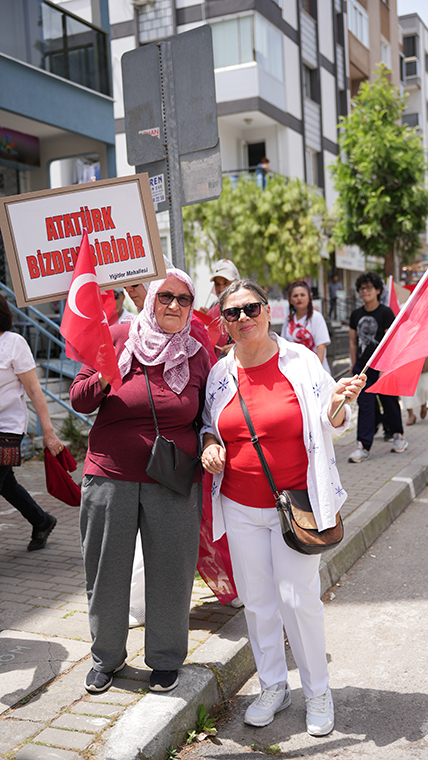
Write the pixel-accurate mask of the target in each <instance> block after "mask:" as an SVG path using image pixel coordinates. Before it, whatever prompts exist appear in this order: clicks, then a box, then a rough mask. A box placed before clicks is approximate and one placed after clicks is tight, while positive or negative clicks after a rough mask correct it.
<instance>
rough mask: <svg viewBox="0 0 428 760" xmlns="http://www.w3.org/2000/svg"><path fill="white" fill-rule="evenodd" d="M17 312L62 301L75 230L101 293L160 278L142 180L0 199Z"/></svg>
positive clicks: (71, 264) (146, 183)
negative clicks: (85, 236) (88, 253)
mask: <svg viewBox="0 0 428 760" xmlns="http://www.w3.org/2000/svg"><path fill="white" fill-rule="evenodd" d="M0 228H1V231H2V234H3V241H4V245H5V250H6V255H7V259H8V262H9V268H10V272H11V276H12V282H13V287H14V291H15V295H16V301H17V304H18V306H19V307H23V306H27V305H29V304H36V303H45V302H48V301H56V300H58V299H60V298H66V297H67V293H68V291H69V288H70V285H71V280H72V277H73V271H74V265H75V263H76V260H77V254H78V251H79V246H80V242H81V239H82V234H83V230H84V229H86V230H87V232H88V238H89V244H90V250H91V253H92V257H93V262H94V265H95V272H96V277H97V282H98V284H99V286H100V288H101V289H102V290H106V289H109V288H115V287H119V286H120V287H122V286H124V285H133V284H137V283H144V282H149V281H150V280H156V279H161V278H163V277H165V276H166V273H165V264H164V260H163V254H162V245H161V241H160V237H159V230H158V225H157V221H156V214H155V210H154V206H153V200H152V193H151V190H150V183H149V178H148V175H147V174H133V175H132V176H129V177H120V178H115V179H107V180H100V181H98V182H88V183H85V184H80V185H71V186H68V187H61V188H57V189H55V190H42V191H40V192H32V193H25V194H23V195H14V196H9V197H6V198H0Z"/></svg>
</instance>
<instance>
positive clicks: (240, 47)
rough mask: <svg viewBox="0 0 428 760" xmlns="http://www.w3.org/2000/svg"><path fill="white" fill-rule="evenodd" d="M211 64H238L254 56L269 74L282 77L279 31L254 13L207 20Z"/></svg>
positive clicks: (282, 64) (281, 79)
mask: <svg viewBox="0 0 428 760" xmlns="http://www.w3.org/2000/svg"><path fill="white" fill-rule="evenodd" d="M211 28H212V31H213V48H214V68H215V69H221V68H224V67H226V66H239V65H241V64H244V63H251V62H252V61H254V60H256V61H257V63H258V64H259V66H260V67H261V68H262V69H264V70H265V71H267V72H268V73H269V74H272V76H274V77H276V79H279V80H280V81H281V82H283V81H284V63H283V55H282V34H281V32H280V31H279V30H278V29H277V28H276V27H275V26H272V24H269V22H268V21H265V19H264V18H263V17H262V16H259V15H258V14H257V13H256V14H255V15H254V16H240V17H238V18H234V19H230V20H228V21H218V22H217V23H214V24H211Z"/></svg>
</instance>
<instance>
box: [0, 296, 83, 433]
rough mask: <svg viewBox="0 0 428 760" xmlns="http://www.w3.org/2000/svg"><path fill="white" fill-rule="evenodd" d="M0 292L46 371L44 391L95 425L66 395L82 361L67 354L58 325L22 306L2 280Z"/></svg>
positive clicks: (77, 415) (74, 414)
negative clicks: (51, 385)
mask: <svg viewBox="0 0 428 760" xmlns="http://www.w3.org/2000/svg"><path fill="white" fill-rule="evenodd" d="M0 292H1V293H2V295H3V296H4V297H5V298H6V299H7V301H8V304H9V308H10V310H11V312H12V315H13V329H14V330H15V331H16V332H18V333H20V335H22V336H23V337H24V338H25V339H26V341H27V343H28V344H29V346H30V348H31V352H32V354H33V356H34V359H35V361H36V364H37V365H38V366H39V367H42V368H43V369H44V371H45V377H43V378H39V381H40V385H41V387H42V390H43V393H45V394H46V396H48V397H49V398H50V399H52V400H53V401H56V402H57V403H58V404H60V405H61V406H62V407H63V408H64V409H65V410H67V411H68V412H69V413H70V414H72V415H73V416H74V417H76V418H77V419H79V420H81V421H82V422H84V423H85V424H87V425H92V420H91V419H90V418H89V416H88V415H85V414H80V413H79V412H76V411H75V410H74V409H73V407H72V406H71V404H70V403H68V402H67V401H65V400H64V399H63V398H62V397H63V395H66V394H67V395H68V388H69V380H73V379H74V378H75V377H76V375H77V373H78V371H79V369H80V367H81V364H80V363H79V362H77V361H73V360H72V359H68V358H67V356H66V354H65V341H64V338H63V337H62V335H61V334H60V331H59V325H58V324H56V322H54V321H53V320H52V319H50V318H49V317H47V316H46V314H43V313H42V312H41V311H39V310H38V309H36V308H35V307H34V306H26V307H25V309H19V308H18V307H17V306H16V298H15V294H14V292H13V290H11V289H10V288H8V287H7V286H6V285H5V284H4V283H2V282H0ZM53 380H55V381H56V383H57V384H58V391H57V392H53V391H52V390H51V389H50V388H49V387H48V386H49V381H53ZM37 433H38V434H41V428H40V423H39V421H38V420H37Z"/></svg>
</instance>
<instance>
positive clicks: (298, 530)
mask: <svg viewBox="0 0 428 760" xmlns="http://www.w3.org/2000/svg"><path fill="white" fill-rule="evenodd" d="M235 383H236V388H237V391H238V396H239V401H240V404H241V408H242V411H243V414H244V417H245V421H246V423H247V426H248V430H249V431H250V435H251V443H252V444H253V446H254V448H255V450H256V451H257V455H258V457H259V459H260V463H261V465H262V467H263V472H264V474H265V475H266V478H267V480H268V483H269V486H270V488H271V491H272V493H273V497H274V499H275V506H276V508H277V511H278V517H279V522H280V524H281V530H282V536H283V539H284V541H285V543H286V544H287V546H289V547H290V548H291V549H294V550H295V551H296V552H299V553H300V554H321V553H322V552H325V551H327V550H328V549H332V548H333V547H334V546H337V545H338V544H340V542H341V540H342V538H343V522H342V518H341V517H340V514H339V513H338V514H337V515H336V525H335V526H334V527H333V528H327V529H326V530H318V528H317V524H316V522H315V517H314V513H313V512H312V507H311V503H310V501H309V496H308V492H307V490H306V488H305V489H294V490H293V489H289V490H284V491H278V489H277V487H276V485H275V481H274V479H273V477H272V473H271V471H270V469H269V465H268V463H267V462H266V458H265V455H264V454H263V451H262V447H261V446H260V443H259V439H258V438H257V435H256V432H255V430H254V427H253V423H252V422H251V417H250V413H249V411H248V409H247V405H246V403H245V401H244V399H243V398H242V396H241V393H240V391H239V387H238V382H237V380H236V378H235Z"/></svg>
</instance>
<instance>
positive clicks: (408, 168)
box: [331, 64, 428, 275]
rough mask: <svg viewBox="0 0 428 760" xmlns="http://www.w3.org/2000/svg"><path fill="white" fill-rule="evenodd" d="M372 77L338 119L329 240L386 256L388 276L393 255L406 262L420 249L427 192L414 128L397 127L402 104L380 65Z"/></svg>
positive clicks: (424, 167) (386, 71)
mask: <svg viewBox="0 0 428 760" xmlns="http://www.w3.org/2000/svg"><path fill="white" fill-rule="evenodd" d="M376 73H377V77H376V79H375V80H374V81H373V82H372V83H370V82H363V84H361V86H360V89H359V91H358V95H357V97H356V99H355V102H354V103H353V110H352V112H351V113H350V114H349V115H348V116H345V117H342V118H341V127H340V134H339V145H340V148H341V155H339V156H338V158H337V161H336V163H335V164H334V165H333V166H332V167H331V171H332V175H333V179H334V184H335V187H336V190H337V192H338V194H339V198H338V201H337V208H336V214H335V215H336V218H337V224H336V226H335V228H334V233H333V237H334V240H335V241H336V243H337V244H338V245H358V246H359V247H360V248H361V249H362V251H364V253H365V254H371V255H374V256H383V257H385V267H384V269H385V274H386V275H389V274H394V256H395V255H396V256H397V257H398V259H401V260H402V261H404V262H410V261H412V260H413V258H414V256H415V254H416V253H417V251H418V250H419V249H420V246H421V243H420V238H419V235H420V233H422V232H423V231H424V230H425V219H426V216H427V215H428V191H427V189H426V187H425V184H424V180H425V170H426V164H425V158H424V152H423V147H422V143H421V141H420V139H419V137H418V136H417V134H416V133H415V130H414V129H410V128H409V127H408V126H407V125H401V124H400V121H401V116H402V114H403V111H404V109H405V107H406V100H405V98H404V97H401V96H399V95H398V94H397V91H396V89H395V86H394V85H393V84H391V83H390V82H389V81H388V69H386V67H385V66H383V65H382V64H380V65H379V68H378V69H377V70H376Z"/></svg>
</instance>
